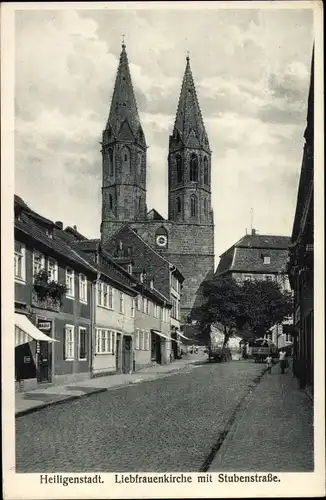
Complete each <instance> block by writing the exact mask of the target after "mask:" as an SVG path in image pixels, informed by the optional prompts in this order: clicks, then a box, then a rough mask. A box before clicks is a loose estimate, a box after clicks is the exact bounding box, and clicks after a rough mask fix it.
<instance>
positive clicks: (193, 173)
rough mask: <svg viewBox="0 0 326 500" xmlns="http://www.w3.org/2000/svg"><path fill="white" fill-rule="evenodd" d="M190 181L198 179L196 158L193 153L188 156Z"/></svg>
mask: <svg viewBox="0 0 326 500" xmlns="http://www.w3.org/2000/svg"><path fill="white" fill-rule="evenodd" d="M190 181H194V182H197V181H198V158H197V155H196V154H195V153H192V155H191V157H190Z"/></svg>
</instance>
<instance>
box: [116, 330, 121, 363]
mask: <svg viewBox="0 0 326 500" xmlns="http://www.w3.org/2000/svg"><path fill="white" fill-rule="evenodd" d="M120 351H121V335H120V333H118V334H117V340H116V346H115V368H116V371H117V372H120V371H121V355H120Z"/></svg>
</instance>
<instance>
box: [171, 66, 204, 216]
mask: <svg viewBox="0 0 326 500" xmlns="http://www.w3.org/2000/svg"><path fill="white" fill-rule="evenodd" d="M168 168H169V173H168V177H169V219H170V220H173V221H175V222H180V223H186V224H201V225H206V224H212V223H213V216H212V212H211V151H210V147H209V142H208V137H207V133H206V130H205V125H204V122H203V118H202V115H201V111H200V107H199V103H198V99H197V94H196V89H195V85H194V80H193V76H192V73H191V68H190V61H189V57H187V64H186V69H185V73H184V77H183V81H182V86H181V93H180V97H179V103H178V108H177V114H176V119H175V123H174V128H173V133H172V135H171V136H170V142H169V157H168Z"/></svg>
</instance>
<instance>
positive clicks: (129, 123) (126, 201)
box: [101, 44, 214, 322]
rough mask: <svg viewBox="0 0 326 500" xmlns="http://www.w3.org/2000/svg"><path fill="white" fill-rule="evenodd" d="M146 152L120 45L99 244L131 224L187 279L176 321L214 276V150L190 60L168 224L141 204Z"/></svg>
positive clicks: (105, 145)
mask: <svg viewBox="0 0 326 500" xmlns="http://www.w3.org/2000/svg"><path fill="white" fill-rule="evenodd" d="M146 150H147V144H146V139H145V136H144V132H143V129H142V126H141V122H140V118H139V114H138V109H137V103H136V99H135V95H134V90H133V86H132V80H131V76H130V71H129V64H128V58H127V53H126V47H125V45H124V44H123V45H122V51H121V54H120V61H119V66H118V71H117V76H116V81H115V86H114V91H113V97H112V102H111V108H110V113H109V118H108V121H107V124H106V127H105V130H104V132H103V139H102V158H103V186H102V224H101V240H102V244H103V245H104V246H105V244H106V243H107V242H108V241H109V240H110V237H111V236H112V235H113V234H114V233H115V232H116V231H117V230H118V229H119V228H121V227H122V226H123V225H125V224H129V225H130V226H131V227H132V228H133V229H134V230H135V231H137V233H138V234H139V235H140V236H141V237H142V238H143V239H144V240H145V241H146V242H147V243H148V244H150V245H151V246H152V247H153V248H154V249H155V250H156V251H158V252H160V253H161V254H162V255H164V256H165V257H166V258H167V259H168V260H169V261H170V262H171V263H172V264H173V265H174V266H176V267H177V268H178V269H179V270H180V271H181V273H182V274H183V275H184V277H185V281H184V284H183V291H182V303H181V321H182V322H186V321H187V318H189V314H190V313H191V310H192V309H193V307H194V306H197V305H199V304H200V302H201V285H202V283H203V282H204V281H205V280H206V279H207V278H208V277H210V276H212V275H213V273H214V217H213V211H212V207H211V150H210V146H209V141H208V137H207V133H206V130H205V126H204V122H203V118H202V115H201V111H200V107H199V103H198V99H197V95H196V90H195V85H194V81H193V76H192V72H191V68H190V61H189V57H187V62H186V69H185V73H184V77H183V81H182V86H181V93H180V97H179V102H178V106H177V113H176V118H175V122H174V127H173V132H172V135H171V136H170V139H169V152H168V165H167V167H168V191H169V192H168V207H169V209H168V219H164V218H163V217H162V216H161V215H160V214H159V213H158V212H157V211H156V210H151V211H150V212H148V211H147V205H146Z"/></svg>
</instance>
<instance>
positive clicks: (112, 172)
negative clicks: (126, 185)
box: [108, 149, 114, 176]
mask: <svg viewBox="0 0 326 500" xmlns="http://www.w3.org/2000/svg"><path fill="white" fill-rule="evenodd" d="M108 160H109V175H110V176H112V175H113V174H114V164H113V151H112V149H109V154H108Z"/></svg>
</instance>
